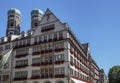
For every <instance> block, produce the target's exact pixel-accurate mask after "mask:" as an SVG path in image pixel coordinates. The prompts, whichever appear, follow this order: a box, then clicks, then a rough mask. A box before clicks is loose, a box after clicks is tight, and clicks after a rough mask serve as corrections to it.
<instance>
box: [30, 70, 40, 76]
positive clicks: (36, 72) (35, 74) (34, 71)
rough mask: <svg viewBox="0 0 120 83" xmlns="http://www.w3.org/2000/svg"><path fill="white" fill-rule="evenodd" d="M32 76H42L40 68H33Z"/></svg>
mask: <svg viewBox="0 0 120 83" xmlns="http://www.w3.org/2000/svg"><path fill="white" fill-rule="evenodd" d="M32 76H33V77H34V76H40V70H32Z"/></svg>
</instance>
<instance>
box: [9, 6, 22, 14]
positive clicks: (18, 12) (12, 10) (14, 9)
mask: <svg viewBox="0 0 120 83" xmlns="http://www.w3.org/2000/svg"><path fill="white" fill-rule="evenodd" d="M8 14H18V15H20V16H21V13H20V11H19V10H18V9H16V8H11V9H9V10H8Z"/></svg>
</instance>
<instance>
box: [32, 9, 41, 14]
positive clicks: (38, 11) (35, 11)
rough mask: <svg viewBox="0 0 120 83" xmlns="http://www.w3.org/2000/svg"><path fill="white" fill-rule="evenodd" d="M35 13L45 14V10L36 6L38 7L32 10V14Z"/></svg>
mask: <svg viewBox="0 0 120 83" xmlns="http://www.w3.org/2000/svg"><path fill="white" fill-rule="evenodd" d="M34 14H40V15H43V12H42V10H40V9H38V8H36V9H33V10H32V11H31V15H34Z"/></svg>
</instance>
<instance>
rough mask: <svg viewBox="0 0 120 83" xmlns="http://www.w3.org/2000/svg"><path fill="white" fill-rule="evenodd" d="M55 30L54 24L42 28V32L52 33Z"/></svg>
mask: <svg viewBox="0 0 120 83" xmlns="http://www.w3.org/2000/svg"><path fill="white" fill-rule="evenodd" d="M54 28H55V25H54V24H51V25H48V26H43V27H42V28H41V32H46V31H51V30H54Z"/></svg>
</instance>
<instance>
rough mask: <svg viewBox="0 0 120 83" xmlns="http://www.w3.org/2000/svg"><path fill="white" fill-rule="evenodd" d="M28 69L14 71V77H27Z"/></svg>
mask: <svg viewBox="0 0 120 83" xmlns="http://www.w3.org/2000/svg"><path fill="white" fill-rule="evenodd" d="M27 74H28V71H18V72H15V78H27Z"/></svg>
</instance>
